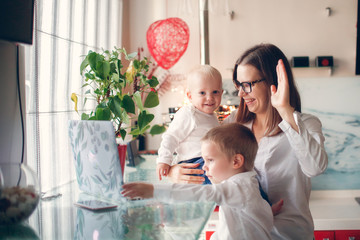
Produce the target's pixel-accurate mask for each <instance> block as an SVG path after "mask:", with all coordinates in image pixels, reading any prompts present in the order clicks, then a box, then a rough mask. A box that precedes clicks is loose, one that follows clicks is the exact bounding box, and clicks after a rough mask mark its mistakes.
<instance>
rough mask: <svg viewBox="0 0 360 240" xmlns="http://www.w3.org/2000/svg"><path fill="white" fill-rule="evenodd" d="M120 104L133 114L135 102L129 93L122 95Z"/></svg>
mask: <svg viewBox="0 0 360 240" xmlns="http://www.w3.org/2000/svg"><path fill="white" fill-rule="evenodd" d="M121 106H122V107H123V108H124V109H125V111H126V112H128V113H133V114H135V103H134V101H133V100H132V98H131V97H130V96H129V95H125V96H124V98H123V100H122V102H121Z"/></svg>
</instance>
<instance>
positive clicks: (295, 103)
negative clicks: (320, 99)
mask: <svg viewBox="0 0 360 240" xmlns="http://www.w3.org/2000/svg"><path fill="white" fill-rule="evenodd" d="M280 59H282V60H283V62H284V65H285V69H286V73H287V77H288V81H289V94H290V105H291V106H292V107H293V108H294V109H295V110H296V111H298V112H301V101H300V95H299V92H298V90H297V88H296V86H295V82H294V77H293V74H292V72H291V67H290V64H289V61H288V60H287V58H286V56H285V54H284V53H283V52H282V51H281V50H280V49H279V48H278V47H276V46H275V45H273V44H259V45H256V46H254V47H252V48H250V49H248V50H247V51H245V53H244V54H243V55H242V56H241V57H240V58H239V59H238V60H237V61H236V63H235V67H234V72H233V81H234V84H235V85H238V84H239V82H238V80H237V68H238V66H239V65H251V66H253V67H255V68H256V69H257V70H258V71H259V72H260V74H261V75H262V76H261V77H262V78H264V79H265V84H266V85H267V86H268V94H269V99H270V96H271V91H270V86H271V85H275V87H276V88H277V87H278V79H277V73H276V66H277V64H278V61H279V60H280ZM252 119H255V114H254V113H252V112H250V111H249V110H248V108H247V106H246V104H245V102H244V100H243V99H242V98H240V105H239V108H238V112H237V116H236V120H237V121H238V122H240V123H246V122H248V121H250V120H252ZM281 120H282V119H281V117H280V115H279V113H278V112H277V110H276V109H275V108H274V107H273V106H271V109H270V111H269V114H268V116H267V126H268V129H267V132H266V135H268V136H270V135H276V134H278V133H279V132H281V130H280V128H279V127H278V124H279V123H280V122H281Z"/></svg>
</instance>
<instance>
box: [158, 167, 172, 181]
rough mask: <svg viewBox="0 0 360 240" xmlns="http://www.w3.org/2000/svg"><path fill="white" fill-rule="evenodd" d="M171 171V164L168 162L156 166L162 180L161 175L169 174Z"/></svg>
mask: <svg viewBox="0 0 360 240" xmlns="http://www.w3.org/2000/svg"><path fill="white" fill-rule="evenodd" d="M169 171H170V165H169V164H166V163H158V164H157V166H156V172H157V174H158V177H159V179H160V180H161V176H167V175H168V174H169Z"/></svg>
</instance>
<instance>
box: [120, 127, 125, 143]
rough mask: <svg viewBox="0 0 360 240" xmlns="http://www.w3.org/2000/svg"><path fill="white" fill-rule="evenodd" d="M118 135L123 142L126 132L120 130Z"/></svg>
mask: <svg viewBox="0 0 360 240" xmlns="http://www.w3.org/2000/svg"><path fill="white" fill-rule="evenodd" d="M120 135H121V138H122V139H124V140H125V136H126V131H125V130H124V129H120Z"/></svg>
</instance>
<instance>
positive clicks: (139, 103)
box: [133, 91, 144, 111]
mask: <svg viewBox="0 0 360 240" xmlns="http://www.w3.org/2000/svg"><path fill="white" fill-rule="evenodd" d="M133 98H134V101H135V103H136V105H137V106H138V108H139V109H140V111H143V110H144V106H143V104H142V101H141V94H140V92H139V91H136V92H135V93H134V95H133Z"/></svg>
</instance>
